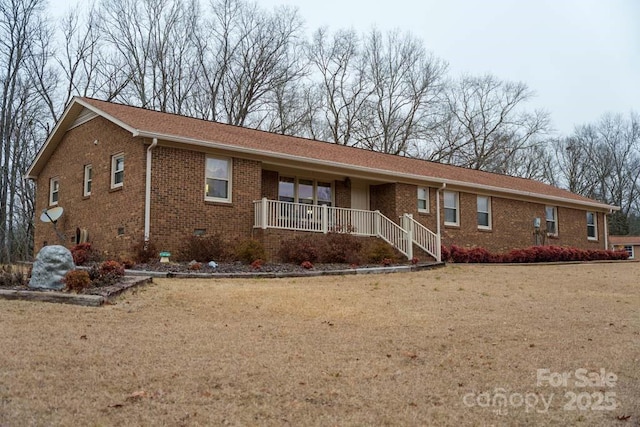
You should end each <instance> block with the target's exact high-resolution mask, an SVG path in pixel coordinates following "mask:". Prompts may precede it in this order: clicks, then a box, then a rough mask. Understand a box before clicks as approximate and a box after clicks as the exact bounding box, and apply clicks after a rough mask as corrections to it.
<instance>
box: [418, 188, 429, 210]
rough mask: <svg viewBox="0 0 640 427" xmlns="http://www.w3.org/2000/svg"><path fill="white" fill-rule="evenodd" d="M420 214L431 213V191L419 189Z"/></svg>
mask: <svg viewBox="0 0 640 427" xmlns="http://www.w3.org/2000/svg"><path fill="white" fill-rule="evenodd" d="M418 212H424V213H429V189H428V188H426V187H418Z"/></svg>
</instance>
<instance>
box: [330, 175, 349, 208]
mask: <svg viewBox="0 0 640 427" xmlns="http://www.w3.org/2000/svg"><path fill="white" fill-rule="evenodd" d="M334 188H335V192H336V194H335V202H336V206H337V207H339V208H351V187H349V185H347V183H346V182H345V181H334Z"/></svg>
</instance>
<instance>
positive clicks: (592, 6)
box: [258, 0, 640, 134]
mask: <svg viewBox="0 0 640 427" xmlns="http://www.w3.org/2000/svg"><path fill="white" fill-rule="evenodd" d="M258 3H259V4H261V5H264V6H265V7H271V6H273V5H278V4H286V5H291V6H296V7H298V9H299V10H300V14H301V16H302V17H303V18H304V19H305V21H306V24H307V26H308V27H309V28H311V29H314V28H318V27H320V26H323V25H324V26H328V27H329V28H330V29H337V28H351V27H353V28H355V29H356V30H362V31H366V30H368V29H370V28H371V27H372V26H375V27H377V28H378V29H380V30H383V31H384V30H388V29H395V28H399V29H402V30H408V31H410V32H411V33H413V34H414V35H416V36H418V37H420V38H421V39H422V40H423V41H424V42H425V45H426V47H427V48H428V49H429V50H430V51H432V52H433V53H434V54H435V55H437V56H439V57H441V58H442V59H444V60H446V61H447V62H448V63H449V67H450V68H449V69H450V74H451V75H454V76H457V75H460V74H461V73H468V74H474V75H475V74H484V73H492V74H495V75H496V76H498V77H499V78H501V79H505V80H514V81H522V82H525V83H526V84H527V85H528V86H529V87H530V88H531V89H533V90H534V91H535V92H536V94H537V96H536V98H535V100H534V101H533V102H532V103H531V106H532V107H535V108H544V109H546V110H547V111H549V112H550V113H551V117H552V119H553V124H554V127H555V128H556V129H557V130H559V131H560V132H562V133H565V134H566V133H569V132H571V131H572V130H573V127H574V125H576V124H582V123H587V122H593V121H595V120H597V119H598V118H599V117H600V116H601V115H602V114H603V113H605V112H614V113H618V112H619V113H625V114H626V113H628V112H629V111H631V110H634V111H636V112H638V113H640V1H639V0H599V1H595V0H482V1H480V0H445V1H443V0H392V1H384V2H383V1H379V2H375V1H373V2H372V1H371V0H321V1H320V0H260V1H259V2H258Z"/></svg>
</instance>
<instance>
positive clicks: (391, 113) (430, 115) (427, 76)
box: [358, 30, 447, 155]
mask: <svg viewBox="0 0 640 427" xmlns="http://www.w3.org/2000/svg"><path fill="white" fill-rule="evenodd" d="M446 69H447V66H446V64H445V63H444V62H443V61H442V60H440V59H437V58H435V57H434V56H432V55H429V54H428V53H427V52H426V50H425V49H424V45H423V43H422V42H421V41H420V40H418V39H416V38H414V37H413V36H411V35H410V34H405V35H401V34H400V33H399V32H398V31H392V32H389V33H387V34H386V37H383V35H382V34H381V33H380V32H379V31H377V30H372V31H371V32H370V34H369V35H368V37H367V38H366V41H365V43H364V70H363V72H364V75H365V80H366V83H367V86H368V87H369V88H370V92H371V93H370V94H369V96H368V97H367V100H366V102H365V107H364V109H363V112H362V115H361V118H360V120H361V125H360V126H359V130H360V131H359V135H358V137H359V139H360V141H361V144H362V145H363V146H364V147H366V148H368V149H370V150H374V151H381V152H383V153H390V154H400V155H412V154H415V153H416V151H417V148H416V144H419V142H420V140H421V139H422V137H423V136H424V130H425V129H429V128H430V126H431V123H432V121H433V119H434V117H435V113H436V111H437V103H438V97H439V94H440V91H441V89H442V78H443V76H444V73H445V71H446Z"/></svg>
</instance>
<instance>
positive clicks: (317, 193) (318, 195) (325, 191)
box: [278, 176, 333, 206]
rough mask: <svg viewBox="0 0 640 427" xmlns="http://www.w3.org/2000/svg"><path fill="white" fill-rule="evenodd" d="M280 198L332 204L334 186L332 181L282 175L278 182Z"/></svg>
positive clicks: (304, 202)
mask: <svg viewBox="0 0 640 427" xmlns="http://www.w3.org/2000/svg"><path fill="white" fill-rule="evenodd" d="M278 200H280V201H281V202H298V203H303V204H306V205H327V206H332V205H333V186H332V185H331V183H330V182H323V181H315V180H313V179H307V178H298V179H296V178H293V177H288V176H281V177H280V180H279V182H278Z"/></svg>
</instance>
